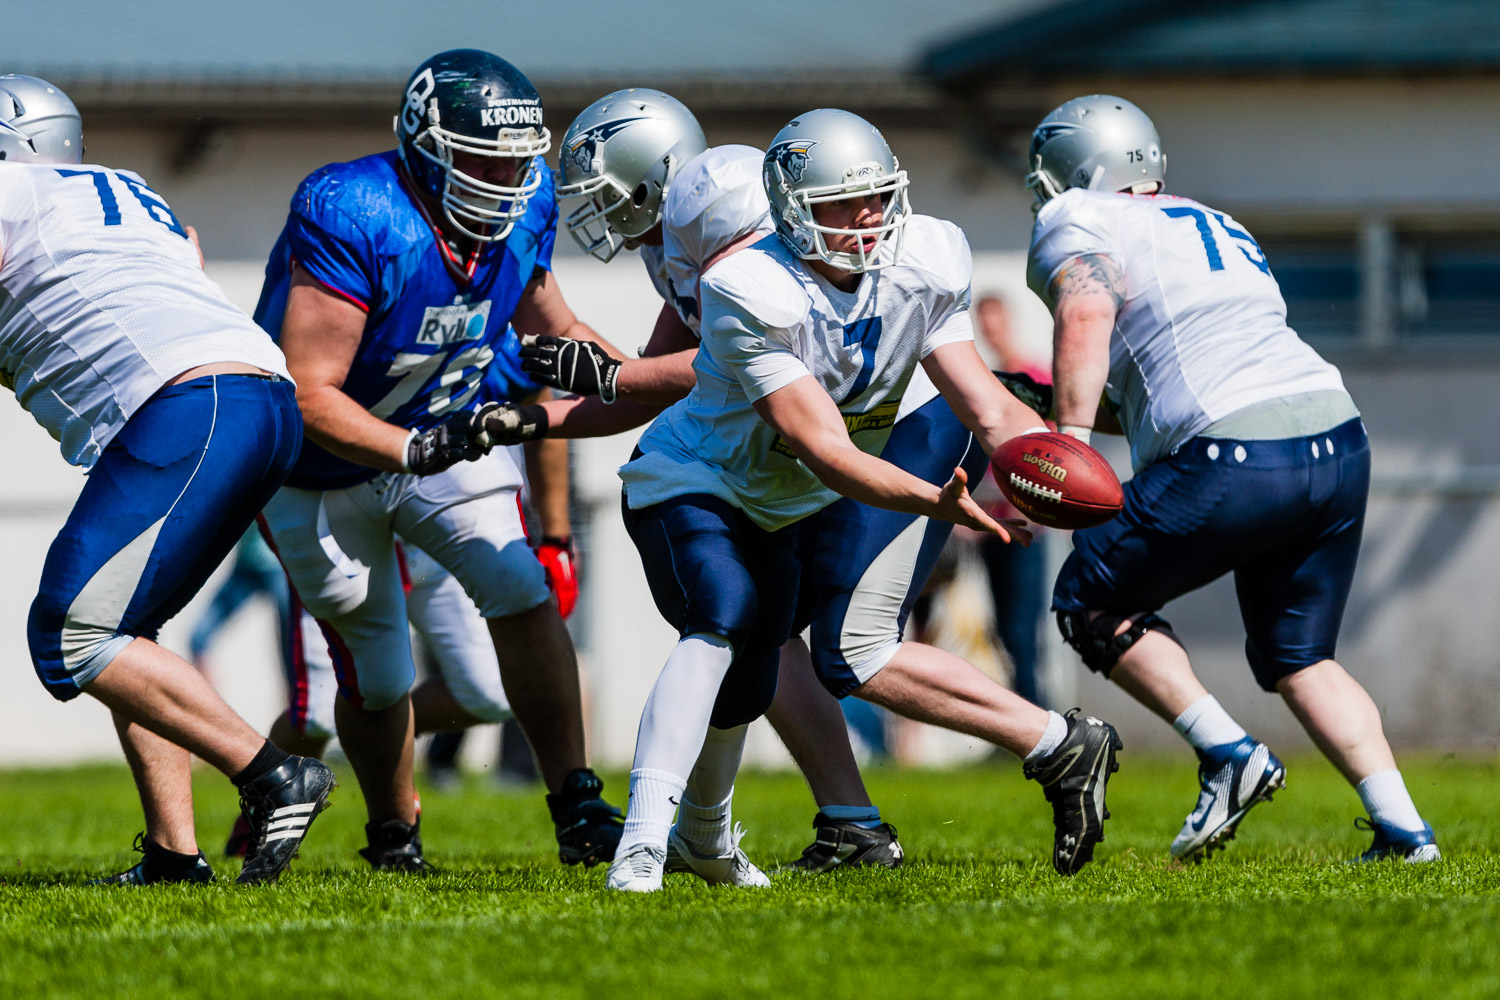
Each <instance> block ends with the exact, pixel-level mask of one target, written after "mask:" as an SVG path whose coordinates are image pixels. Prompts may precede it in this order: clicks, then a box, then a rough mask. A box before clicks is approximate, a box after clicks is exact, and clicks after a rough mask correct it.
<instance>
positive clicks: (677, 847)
mask: <svg viewBox="0 0 1500 1000" xmlns="http://www.w3.org/2000/svg"><path fill="white" fill-rule="evenodd" d="M744 836H745V828H744V827H743V826H740V825H739V824H738V823H736V824H735V825H734V833H733V834H732V842H731V846H730V849H729V853H728V854H722V855H707V854H699V853H698V852H697V851H694V850H693V848H692V845H690V844H689V843H688V842H687V841H686V840H685V839H683V837H682V834H680V833H678V831H677V827H676V826H673V827H672V829H671V831H670V832H669V833H668V834H667V857H666V861H665V862H664V863H663V864H664V867H663V870H664V871H667V872H691V873H692V874H694V875H696V876H698V877H699V878H701V879H702V880H703V881H705V882H707V883H708V884H709V885H733V886H738V887H740V888H744V889H764V888H767V887H769V886H770V884H771V880H770V879H768V878H766V873H765V872H763V871H761V870H760V869H759V868H757V867H755V865H754V864H752V863H751V861H750V859H749V858H748V857H746V856H745V852H744V851H742V850H740V841H741V840H742V839H743V838H744Z"/></svg>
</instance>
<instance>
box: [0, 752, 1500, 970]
mask: <svg viewBox="0 0 1500 1000" xmlns="http://www.w3.org/2000/svg"><path fill="white" fill-rule="evenodd" d="M1188 759H1189V758H1188V755H1187V754H1186V753H1185V752H1184V753H1183V754H1179V755H1176V756H1174V757H1171V758H1160V757H1158V758H1145V757H1142V756H1141V755H1131V754H1129V753H1127V754H1125V755H1124V756H1123V757H1122V764H1123V766H1124V770H1123V771H1122V772H1121V774H1120V775H1119V777H1118V778H1117V779H1116V782H1115V784H1114V785H1113V786H1112V787H1111V790H1110V807H1111V810H1112V812H1113V813H1114V817H1115V818H1114V819H1113V820H1112V821H1111V822H1110V825H1109V827H1108V840H1107V841H1106V842H1105V843H1104V844H1103V845H1102V846H1101V848H1100V854H1099V858H1098V860H1097V861H1096V862H1095V863H1094V864H1093V865H1091V866H1090V867H1089V868H1087V869H1086V870H1085V871H1084V872H1083V873H1082V874H1080V875H1078V876H1077V877H1075V878H1073V879H1071V880H1067V879H1062V878H1060V877H1058V876H1056V875H1054V874H1053V873H1052V870H1051V868H1050V866H1049V865H1048V863H1047V858H1048V845H1049V844H1050V837H1051V833H1050V814H1049V813H1048V812H1047V810H1046V808H1045V807H1044V805H1043V803H1042V800H1041V797H1040V794H1039V793H1038V790H1037V788H1036V787H1035V786H1034V785H1031V784H1028V783H1026V782H1024V781H1022V780H1021V778H1020V775H1019V768H1018V767H1015V766H1014V765H1013V764H1007V765H996V766H992V767H979V768H972V769H968V770H963V771H956V772H940V773H934V772H911V771H907V772H902V771H893V770H892V771H880V770H876V771H873V772H872V773H871V774H870V775H869V780H870V785H871V790H872V792H873V793H874V795H875V796H876V798H877V800H878V801H879V802H880V803H881V804H882V806H883V808H884V809H885V812H886V815H887V818H889V819H890V820H892V821H893V822H894V823H896V824H897V825H898V827H899V828H900V830H901V836H902V840H903V842H904V843H905V845H906V847H907V865H906V867H905V868H903V869H902V870H900V871H897V872H885V871H877V872H851V873H845V874H839V875H835V876H821V877H812V878H805V877H791V878H779V879H776V880H775V882H776V884H775V885H774V887H773V888H771V889H769V890H763V891H758V892H756V891H750V890H738V891H736V890H732V889H724V888H710V887H707V886H705V885H703V884H702V883H700V882H697V881H696V880H694V879H692V878H691V877H690V876H686V875H678V876H670V877H669V878H668V883H667V887H666V890H665V891H663V892H661V893H659V894H657V895H655V896H651V897H644V898H641V897H624V896H622V895H617V894H608V895H606V894H605V893H604V892H603V890H602V885H603V878H604V876H603V870H602V869H598V868H596V869H594V870H592V871H581V870H574V869H564V868H562V867H560V866H559V865H557V864H556V859H555V854H554V853H553V851H552V847H551V844H552V837H551V830H550V827H549V825H548V824H547V822H546V818H545V810H544V807H543V806H542V803H541V801H540V798H539V797H537V796H528V795H517V794H509V793H497V792H493V791H490V790H489V788H488V786H487V785H486V783H484V782H483V781H482V780H481V779H478V778H475V779H473V780H472V781H471V782H470V784H469V786H468V787H467V788H466V789H465V790H464V791H463V792H461V793H458V794H452V795H442V796H439V795H437V794H435V793H429V794H428V795H427V796H426V799H425V815H424V821H423V833H424V836H425V839H426V841H427V845H428V855H429V857H430V858H431V859H432V860H433V861H434V862H435V863H436V864H438V865H440V866H441V867H442V870H443V872H444V874H442V875H440V876H437V877H434V878H430V879H425V880H421V879H413V878H410V877H402V876H392V875H375V874H373V873H371V872H370V871H369V870H368V869H367V868H366V867H365V865H364V862H363V861H361V860H360V859H359V858H357V857H356V856H355V855H354V850H355V848H356V847H358V846H361V844H362V822H363V815H362V814H363V809H362V807H361V804H360V802H359V798H358V794H357V792H356V791H355V790H354V789H353V785H352V781H350V780H348V779H345V782H344V788H343V789H341V790H340V791H339V792H338V793H336V795H337V798H338V807H337V808H335V809H333V810H332V811H331V812H329V813H327V814H326V815H325V816H324V817H323V818H321V819H320V820H319V821H318V824H317V826H316V827H314V830H313V835H312V837H311V838H310V840H309V842H308V845H307V846H306V847H305V848H304V850H303V852H302V858H301V860H300V861H299V862H297V864H296V865H295V866H294V868H293V870H292V872H291V873H290V874H288V875H286V876H283V878H282V881H281V883H280V885H278V886H275V887H268V888H255V889H242V888H237V887H235V886H234V885H233V884H231V883H230V881H229V879H228V878H226V876H232V875H233V874H234V872H235V870H236V865H234V864H231V863H228V862H219V863H218V867H219V869H220V877H221V880H223V881H222V882H221V884H218V885H215V886H209V887H203V888H183V887H156V888H150V889H96V888H88V887H86V886H83V885H81V884H79V883H80V882H81V881H82V880H83V879H84V878H85V877H87V876H89V875H92V874H98V873H100V872H103V871H107V870H112V869H117V868H123V867H125V866H127V865H128V864H131V863H133V859H134V857H135V856H134V855H133V854H130V853H129V852H128V851H127V850H125V848H127V847H128V845H129V842H130V839H131V836H132V835H133V833H134V832H135V831H136V830H137V829H138V828H139V825H140V821H139V818H138V813H137V807H136V805H135V802H134V799H133V796H132V792H131V789H130V785H129V780H128V776H127V774H126V772H125V771H124V770H123V769H122V768H109V767H96V768H86V769H74V770H54V771H12V772H0V802H4V803H5V804H6V807H7V809H6V816H5V822H4V824H3V825H0V956H3V957H0V997H28V998H29V997H51V996H89V997H94V998H99V1000H103V998H113V997H123V996H131V997H152V998H169V997H216V998H217V997H231V996H232V997H259V998H267V1000H280V998H281V997H287V998H292V997H360V998H370V997H422V998H433V1000H438V998H447V997H465V998H471V997H481V996H504V997H590V998H597V997H603V996H620V995H624V996H642V997H649V998H652V1000H656V998H664V997H678V996H683V997H708V996H727V997H761V996H766V997H820V998H824V997H826V998H838V997H866V998H871V997H898V996H911V997H984V998H987V1000H994V998H1005V997H1024V998H1027V1000H1037V998H1042V997H1064V996H1067V997H1074V996H1078V997H1083V996H1092V997H1109V998H1115V997H1176V996H1181V997H1189V996H1191V997H1195V998H1197V997H1204V996H1220V997H1246V996H1266V997H1336V996H1357V995H1367V994H1373V995H1378V996H1387V997H1405V996H1423V997H1494V996H1496V995H1500V954H1497V952H1500V949H1497V945H1496V939H1497V930H1496V929H1497V928H1500V816H1497V802H1500V760H1495V759H1475V758H1462V757H1460V758H1451V757H1450V758H1426V759H1423V758H1415V759H1412V760H1409V761H1408V762H1407V769H1406V773H1407V780H1408V782H1409V784H1410V786H1411V788H1412V790H1413V793H1414V795H1415V797H1416V799H1417V802H1418V804H1419V805H1420V806H1422V807H1423V808H1424V810H1425V812H1426V813H1427V815H1428V817H1429V818H1430V820H1431V821H1432V822H1433V824H1434V825H1435V826H1436V828H1437V830H1438V832H1439V837H1440V843H1441V845H1442V848H1443V851H1444V854H1445V856H1446V857H1445V860H1444V861H1443V862H1442V863H1440V864H1437V865H1430V866H1425V867H1415V866H1403V865H1400V864H1396V863H1384V864H1379V865H1369V866H1347V865H1344V864H1341V861H1342V860H1343V859H1345V858H1347V857H1349V856H1351V855H1353V854H1355V853H1357V852H1358V851H1359V850H1361V849H1363V848H1364V847H1365V846H1366V845H1367V843H1368V838H1367V835H1365V834H1361V833H1359V832H1357V831H1356V830H1355V829H1354V828H1353V827H1352V825H1351V822H1350V821H1351V819H1352V817H1353V816H1354V815H1355V814H1356V812H1357V809H1358V800H1357V799H1356V798H1355V797H1354V795H1353V793H1352V792H1351V791H1349V790H1348V789H1347V788H1346V787H1345V786H1344V785H1343V784H1342V782H1341V781H1340V780H1339V779H1338V778H1337V776H1336V775H1335V774H1334V773H1333V772H1332V770H1331V769H1330V768H1329V767H1328V766H1327V765H1326V764H1324V763H1323V762H1322V761H1321V760H1316V759H1294V760H1292V761H1290V771H1289V774H1290V782H1291V783H1290V787H1289V788H1288V789H1287V791H1286V792H1284V793H1282V794H1281V795H1279V796H1278V797H1277V800H1276V801H1275V802H1274V803H1271V804H1270V805H1268V806H1263V807H1261V808H1260V809H1259V811H1258V812H1257V813H1256V814H1254V815H1253V816H1252V818H1251V820H1250V821H1249V822H1247V823H1246V825H1245V826H1244V828H1243V829H1242V831H1241V834H1240V837H1239V839H1238V840H1237V841H1235V842H1234V844H1233V845H1231V847H1230V849H1229V850H1228V851H1227V852H1226V853H1224V854H1221V855H1219V856H1217V857H1216V858H1215V859H1214V860H1213V861H1212V862H1211V863H1209V864H1206V865H1203V866H1201V867H1189V868H1178V867H1174V866H1173V865H1171V864H1170V863H1169V862H1168V860H1167V856H1166V844H1167V842H1168V841H1169V840H1170V839H1171V837H1172V835H1173V834H1174V833H1175V832H1176V829H1177V825H1178V824H1179V823H1180V822H1181V819H1182V816H1183V815H1184V814H1185V812H1186V810H1187V809H1188V808H1189V807H1190V805H1191V803H1192V801H1193V797H1194V794H1195V791H1196V787H1195V783H1194V779H1193V774H1192V771H1191V769H1190V767H1189V765H1188ZM610 785H611V786H612V789H613V790H614V791H615V792H616V793H617V794H618V792H619V791H620V789H621V782H620V780H619V779H618V778H615V779H612V780H611V781H610ZM199 796H200V800H199V817H200V821H199V830H200V832H201V834H202V836H203V838H204V842H205V843H206V844H214V845H216V844H217V843H218V842H219V841H220V839H221V835H222V832H223V831H225V830H227V828H228V824H229V821H230V818H231V817H232V815H233V813H234V810H235V808H236V804H235V801H234V799H233V796H232V793H231V790H230V788H229V786H228V783H227V782H224V781H223V780H222V779H219V778H217V776H214V775H210V774H206V773H205V774H203V775H201V776H200V780H199ZM811 814H812V806H811V803H810V800H809V799H808V797H807V795H806V792H805V789H804V787H803V786H802V785H801V783H800V779H798V778H797V777H795V776H793V775H781V774H774V775H767V774H748V775H744V776H742V778H741V782H740V790H739V793H738V801H737V817H738V818H739V819H741V820H743V821H744V822H745V824H746V825H747V827H748V828H749V830H750V836H749V838H748V839H747V840H746V842H745V846H746V848H747V849H748V851H749V853H750V855H751V857H752V858H753V859H754V860H756V861H757V862H759V863H761V864H762V866H763V867H768V868H769V866H770V863H771V862H773V861H775V860H777V859H781V860H785V859H789V858H791V857H793V856H795V855H796V853H797V852H798V851H799V850H800V848H801V847H802V846H803V845H804V844H805V843H806V842H807V840H808V835H809V834H810V832H811V830H810V827H809V826H808V825H807V824H808V822H809V821H810V819H811ZM215 860H217V859H215Z"/></svg>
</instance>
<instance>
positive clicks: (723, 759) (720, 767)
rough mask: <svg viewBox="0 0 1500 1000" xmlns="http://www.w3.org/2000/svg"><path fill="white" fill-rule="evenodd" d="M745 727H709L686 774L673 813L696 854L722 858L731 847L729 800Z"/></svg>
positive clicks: (746, 729)
mask: <svg viewBox="0 0 1500 1000" xmlns="http://www.w3.org/2000/svg"><path fill="white" fill-rule="evenodd" d="M749 728H750V727H749V726H735V727H733V728H732V729H715V728H714V727H713V726H709V727H708V735H707V736H706V737H705V738H704V740H703V750H702V752H700V753H699V754H698V763H697V764H695V765H693V773H692V774H690V775H689V776H688V781H687V787H686V788H685V789H684V790H683V793H682V808H681V809H680V810H679V811H678V813H677V829H678V831H679V832H681V834H682V836H683V837H684V839H686V840H687V842H688V844H689V845H691V846H692V848H693V850H695V851H697V852H698V853H699V854H704V855H709V856H713V857H722V856H724V855H727V854H728V853H729V852H730V850H732V849H733V847H734V842H733V840H734V838H733V837H732V836H731V833H730V830H731V826H732V824H731V822H730V800H731V799H732V798H734V776H735V774H736V773H738V772H739V769H740V758H741V757H742V756H743V755H744V752H745V734H746V732H747V731H748V730H749Z"/></svg>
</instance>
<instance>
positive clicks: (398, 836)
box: [359, 817, 435, 875]
mask: <svg viewBox="0 0 1500 1000" xmlns="http://www.w3.org/2000/svg"><path fill="white" fill-rule="evenodd" d="M365 840H367V841H369V844H370V846H369V847H361V848H360V849H359V856H360V857H362V858H364V859H365V860H366V861H368V862H370V866H371V867H372V868H374V869H375V870H376V871H378V872H407V873H409V874H412V875H432V874H434V873H435V869H433V867H432V866H431V865H429V864H428V863H427V859H426V858H424V857H422V820H421V818H420V817H418V819H417V821H416V822H415V823H413V824H411V825H410V826H408V825H407V824H406V823H403V822H402V821H401V820H399V819H386V820H381V821H380V822H378V823H366V824H365Z"/></svg>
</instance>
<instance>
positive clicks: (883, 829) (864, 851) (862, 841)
mask: <svg viewBox="0 0 1500 1000" xmlns="http://www.w3.org/2000/svg"><path fill="white" fill-rule="evenodd" d="M813 829H814V830H816V831H817V839H816V840H814V841H813V842H812V843H811V844H809V845H808V846H807V847H806V848H804V849H803V851H802V856H801V857H800V858H798V859H797V860H796V861H793V862H792V863H791V864H788V865H786V866H785V867H783V868H782V869H780V870H781V871H803V872H809V873H816V872H827V871H832V870H833V869H835V868H900V867H901V861H902V859H903V858H905V856H906V855H905V852H904V851H902V850H901V841H899V840H897V839H896V828H895V827H894V826H891V824H889V823H881V824H880V825H879V826H860V825H859V824H858V823H853V822H849V821H847V820H835V819H829V818H828V817H827V816H825V815H823V813H821V812H820V813H818V814H817V815H816V816H814V817H813Z"/></svg>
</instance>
